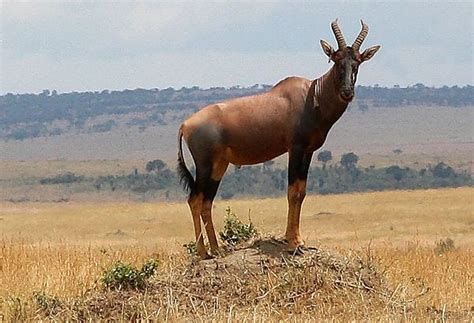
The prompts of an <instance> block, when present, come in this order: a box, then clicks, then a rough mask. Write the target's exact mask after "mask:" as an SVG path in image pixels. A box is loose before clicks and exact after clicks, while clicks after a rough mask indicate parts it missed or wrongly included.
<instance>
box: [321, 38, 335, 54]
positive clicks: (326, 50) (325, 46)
mask: <svg viewBox="0 0 474 323" xmlns="http://www.w3.org/2000/svg"><path fill="white" fill-rule="evenodd" d="M319 42H320V43H321V47H322V48H323V51H324V54H326V55H327V56H328V57H329V58H331V56H332V54H333V53H334V48H332V46H331V45H329V43H328V42H327V41H325V40H322V39H321V40H320V41H319Z"/></svg>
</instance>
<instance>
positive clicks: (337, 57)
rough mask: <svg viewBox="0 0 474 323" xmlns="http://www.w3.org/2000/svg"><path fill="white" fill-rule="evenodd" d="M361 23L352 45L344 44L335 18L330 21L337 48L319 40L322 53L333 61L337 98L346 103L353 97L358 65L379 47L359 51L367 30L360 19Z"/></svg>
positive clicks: (370, 56)
mask: <svg viewBox="0 0 474 323" xmlns="http://www.w3.org/2000/svg"><path fill="white" fill-rule="evenodd" d="M361 23H362V30H361V31H360V33H359V35H358V36H357V38H356V40H355V41H354V43H353V44H352V46H347V45H346V41H345V40H344V36H343V35H342V32H341V29H340V28H339V25H338V24H337V19H336V20H335V21H333V22H332V23H331V29H332V31H333V32H334V36H336V40H337V45H338V49H337V50H334V48H332V46H331V45H330V44H329V43H328V42H327V41H325V40H321V47H322V48H323V51H324V53H325V54H326V55H327V56H328V57H329V60H330V61H333V62H334V67H335V72H336V74H335V75H336V77H335V86H336V91H337V92H338V93H339V98H340V99H341V100H342V101H344V102H346V103H348V102H350V101H351V100H352V99H353V98H354V86H355V83H356V80H357V71H358V69H359V65H360V64H362V62H365V61H368V60H369V59H371V58H372V57H373V56H374V55H375V53H376V52H377V51H378V50H379V48H380V46H378V45H377V46H372V47H369V48H367V49H366V50H364V51H363V52H362V53H360V52H359V49H360V46H361V45H362V42H363V41H364V39H365V37H366V36H367V34H368V32H369V27H368V26H367V25H366V24H365V23H364V22H363V21H362V20H361Z"/></svg>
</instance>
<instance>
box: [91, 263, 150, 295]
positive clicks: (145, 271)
mask: <svg viewBox="0 0 474 323" xmlns="http://www.w3.org/2000/svg"><path fill="white" fill-rule="evenodd" d="M157 267H158V261H157V260H155V259H150V260H148V261H146V262H145V263H144V264H143V266H142V268H141V269H138V268H136V267H134V266H132V265H130V264H126V263H123V262H121V261H119V262H116V263H115V264H114V265H113V266H112V267H111V268H109V269H107V270H105V271H104V273H103V274H102V277H101V279H100V280H101V282H102V283H103V284H104V286H105V287H106V288H110V289H119V290H120V289H130V288H135V289H143V288H145V287H146V285H147V281H148V279H149V278H150V277H152V276H153V275H154V274H155V272H156V268H157Z"/></svg>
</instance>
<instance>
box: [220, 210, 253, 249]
mask: <svg viewBox="0 0 474 323" xmlns="http://www.w3.org/2000/svg"><path fill="white" fill-rule="evenodd" d="M225 212H226V215H225V218H224V230H223V231H221V232H219V236H220V237H221V240H222V241H223V242H225V243H227V244H229V245H231V246H235V245H237V244H239V243H242V242H245V241H248V240H249V239H250V238H252V237H254V236H255V235H256V234H257V230H256V229H255V227H254V226H253V224H252V222H251V221H250V218H249V224H244V223H242V221H240V219H239V218H238V217H237V216H236V215H235V214H234V213H233V212H232V210H231V209H230V207H228V208H227V209H226V210H225Z"/></svg>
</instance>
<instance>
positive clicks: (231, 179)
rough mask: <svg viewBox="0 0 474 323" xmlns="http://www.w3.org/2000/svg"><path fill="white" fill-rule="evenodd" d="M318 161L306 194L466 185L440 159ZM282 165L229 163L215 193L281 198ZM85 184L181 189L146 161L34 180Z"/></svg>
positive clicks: (321, 157) (158, 163)
mask: <svg viewBox="0 0 474 323" xmlns="http://www.w3.org/2000/svg"><path fill="white" fill-rule="evenodd" d="M317 160H318V162H319V164H318V165H315V166H312V167H310V170H309V176H308V177H309V179H308V183H307V190H308V193H319V194H340V193H348V192H367V191H384V190H394V189H404V190H405V189H420V188H422V189H427V188H439V187H460V186H472V185H473V184H474V182H473V180H472V175H471V174H470V173H468V172H467V171H457V170H455V169H453V168H452V167H451V166H449V165H447V164H446V163H444V162H439V163H438V164H436V165H434V166H433V165H428V166H427V167H425V168H422V169H419V170H416V169H412V168H409V167H400V166H398V165H392V166H388V167H381V168H376V167H374V166H370V167H361V166H359V165H358V161H359V156H357V155H356V154H355V153H353V152H350V153H346V154H343V155H342V156H341V158H340V160H339V161H335V160H333V157H332V153H331V152H330V151H327V150H323V151H321V152H319V154H318V155H317ZM287 174H288V170H287V168H278V167H274V163H273V161H268V162H265V163H263V164H261V165H256V166H244V167H242V168H237V167H235V168H234V169H233V171H230V172H227V173H226V175H225V176H224V178H223V180H222V183H221V186H220V188H219V191H218V197H220V198H222V199H231V198H233V197H245V196H258V197H265V196H282V195H284V194H286V189H287ZM75 183H81V184H84V183H87V184H88V186H89V188H90V189H92V187H94V188H95V190H96V191H97V192H102V193H104V192H131V193H133V194H135V195H136V196H145V195H147V194H148V195H150V193H151V195H153V193H160V192H161V193H163V194H161V195H162V196H164V197H165V198H166V199H174V198H178V197H182V196H183V195H184V192H183V191H182V189H181V186H180V184H179V179H178V176H177V174H176V172H174V171H173V170H171V169H170V168H169V167H168V165H166V163H165V162H163V161H162V160H159V159H157V160H153V161H149V162H148V163H147V164H146V165H145V173H140V172H138V170H137V169H135V170H133V171H132V172H131V173H130V174H128V175H107V176H99V177H97V178H87V177H85V176H78V175H75V174H73V173H66V174H60V175H56V176H53V177H47V178H43V179H41V180H40V184H43V185H51V184H60V185H74V184H75Z"/></svg>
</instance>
